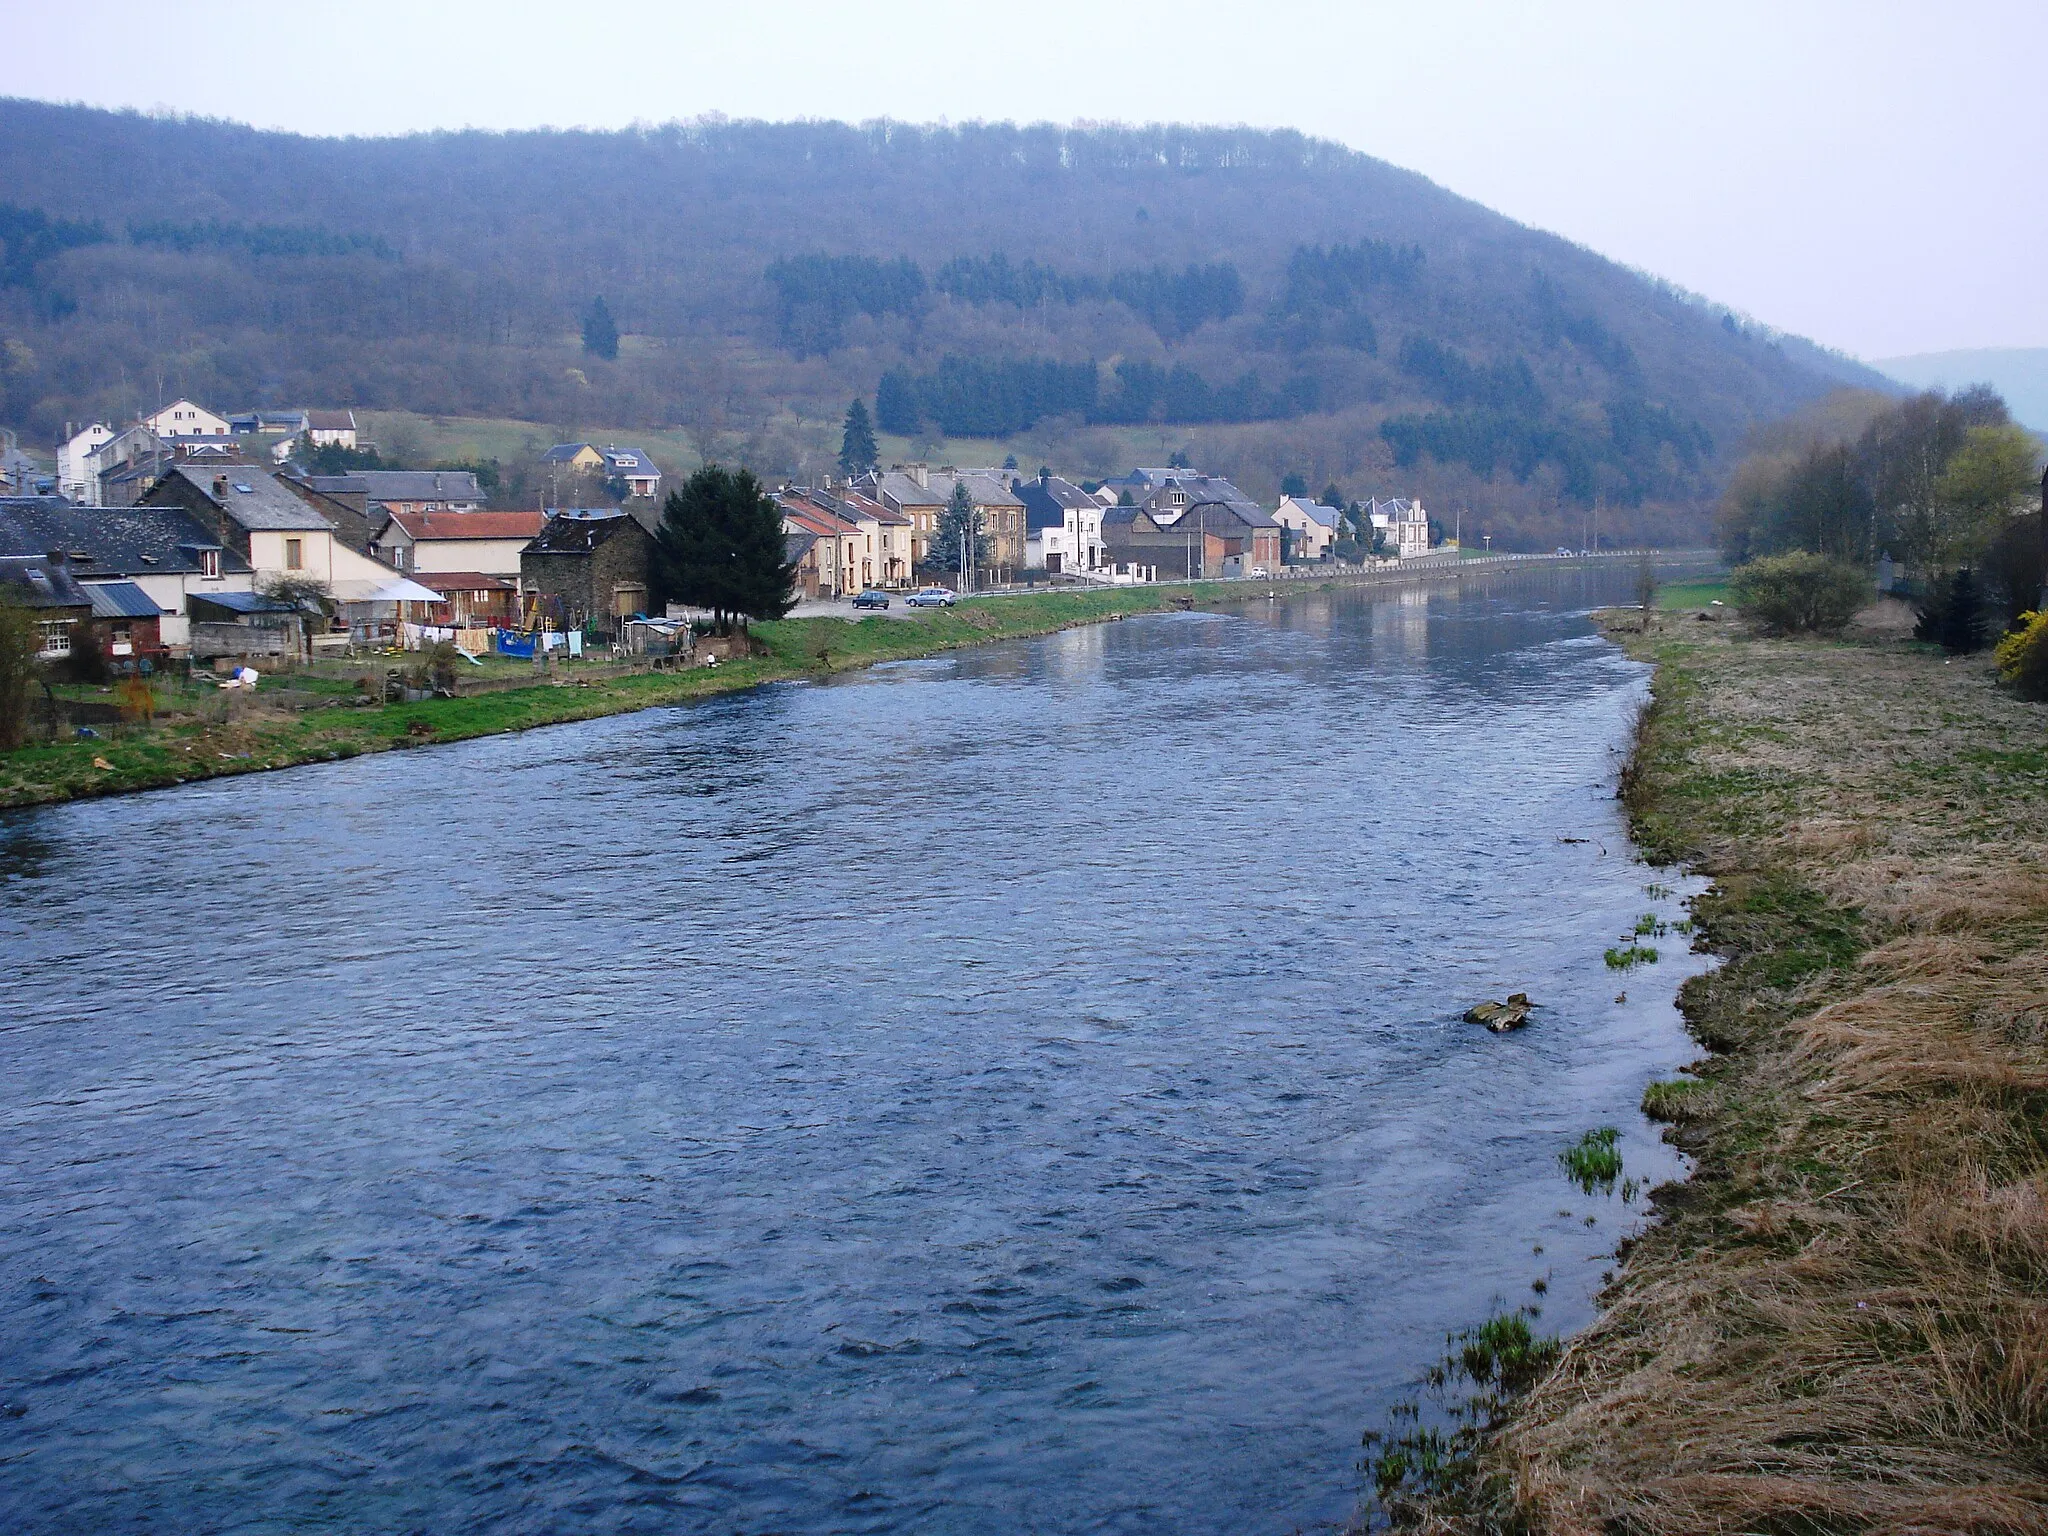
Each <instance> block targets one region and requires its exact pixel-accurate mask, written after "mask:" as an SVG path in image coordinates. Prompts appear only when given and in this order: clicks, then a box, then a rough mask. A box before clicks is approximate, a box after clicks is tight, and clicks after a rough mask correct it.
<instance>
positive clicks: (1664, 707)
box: [1450, 614, 2048, 1536]
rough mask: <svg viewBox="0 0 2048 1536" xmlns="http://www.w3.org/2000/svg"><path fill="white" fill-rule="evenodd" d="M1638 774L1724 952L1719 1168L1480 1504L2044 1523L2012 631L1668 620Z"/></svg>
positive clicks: (1645, 822)
mask: <svg viewBox="0 0 2048 1536" xmlns="http://www.w3.org/2000/svg"><path fill="white" fill-rule="evenodd" d="M1612 617H1613V619H1614V621H1615V624H1616V625H1617V628H1616V629H1615V630H1614V631H1613V633H1614V638H1616V639H1617V640H1618V641H1620V642H1621V643H1622V644H1624V645H1625V646H1626V647H1627V648H1628V649H1630V650H1631V651H1632V652H1634V653H1635V654H1637V655H1638V656H1640V657H1642V658H1643V659H1645V660H1650V661H1653V662H1655V663H1656V666H1657V673H1656V678H1655V684H1654V690H1655V691H1654V703H1653V705H1652V706H1651V707H1650V709H1649V710H1648V711H1647V712H1646V714H1645V716H1644V720H1643V724H1642V729H1641V733H1640V739H1639V741H1638V743H1637V748H1636V752H1635V756H1634V759H1633V761H1632V763H1631V765H1630V767H1629V770H1628V772H1627V774H1626V776H1625V779H1624V785H1623V795H1624V799H1625V800H1626V802H1627V805H1628V809H1629V812H1630V814H1631V819H1632V821H1633V824H1634V829H1635V834H1636V837H1637V840H1638V842H1639V843H1640V845H1641V846H1642V848H1643V850H1644V852H1645V853H1646V855H1648V856H1649V857H1651V858H1652V859H1653V860H1655V861H1658V862H1664V863H1669V862H1680V861H1682V862H1685V863H1688V864H1690V865H1692V866H1693V867H1695V868H1696V869H1698V870H1700V871H1701V872H1703V873H1705V874H1708V875H1711V876H1712V877H1713V879H1714V882H1715V884H1714V887H1713V889H1712V890H1711V891H1710V892H1709V893H1708V894H1707V895H1706V896H1704V897H1702V898H1700V899H1699V901H1698V902H1697V903H1696V917H1697V919H1698V920H1699V921H1700V922H1701V924H1702V925H1703V930H1704V934H1705V939H1706V942H1708V943H1709V944H1711V945H1712V947H1713V948H1715V949H1716V950H1718V951H1719V952H1720V953H1721V954H1723V955H1724V956H1725V957H1726V960H1725V964H1724V965H1723V966H1722V967H1721V968H1719V969H1718V970H1717V971H1715V972H1712V973H1709V974H1707V975H1704V976H1701V977H1699V978H1697V979H1695V980H1694V981H1692V982H1689V983H1688V984H1687V986H1686V988H1685V990H1684V992H1683V993H1682V995H1681V1002H1682V1005H1683V1007H1684V1010H1685V1014H1686V1018H1687V1021H1688V1025H1689V1027H1690V1029H1691V1031H1692V1033H1693V1035H1694V1036H1695V1037H1696V1038H1697V1039H1698V1041H1699V1042H1700V1044H1701V1046H1702V1049H1703V1052H1704V1054H1703V1057H1702V1059H1701V1061H1700V1062H1698V1063H1697V1064H1696V1065H1695V1066H1694V1067H1693V1068H1692V1069H1691V1073H1690V1075H1689V1076H1688V1077H1687V1078H1686V1079H1685V1080H1684V1081H1683V1083H1682V1084H1680V1085H1676V1086H1669V1087H1660V1088H1653V1089H1652V1090H1651V1093H1650V1095H1649V1097H1648V1098H1646V1100H1645V1108H1646V1110H1648V1111H1650V1112H1651V1113H1653V1114H1654V1115H1656V1116H1657V1117H1659V1118H1663V1119H1666V1120H1668V1121H1670V1122H1671V1125H1672V1130H1671V1134H1672V1136H1673V1138H1674V1139H1675V1140H1677V1141H1678V1142H1679V1143H1680V1144H1681V1145H1682V1146H1683V1147H1684V1148H1685V1149H1686V1150H1687V1151H1689V1152H1690V1153H1692V1154H1693V1155H1694V1156H1695V1157H1696V1158H1697V1159H1698V1168H1697V1172H1696V1173H1695V1175H1694V1177H1693V1178H1692V1179H1691V1180H1690V1181H1689V1182H1687V1183H1685V1184H1683V1185H1680V1186H1671V1187H1666V1188H1663V1189H1661V1190H1659V1191H1658V1193H1657V1201H1658V1205H1659V1207H1660V1209H1661V1211H1662V1212H1663V1219H1662V1220H1661V1222H1660V1223H1659V1224H1657V1225H1656V1226H1654V1227H1653V1228H1652V1229H1651V1230H1649V1231H1648V1232H1647V1233H1646V1234H1645V1235H1644V1236H1643V1237H1642V1238H1641V1239H1640V1240H1638V1241H1637V1242H1636V1243H1635V1244H1634V1246H1633V1249H1632V1251H1631V1252H1629V1253H1628V1255H1627V1262H1626V1264H1625V1265H1624V1266H1623V1268H1622V1270H1621V1272H1620V1275H1619V1277H1618V1279H1617V1281H1616V1283H1615V1284H1614V1286H1613V1287H1612V1289H1611V1290H1610V1292H1609V1293H1608V1295H1607V1296H1606V1298H1605V1302H1606V1311H1605V1313H1604V1314H1603V1316H1602V1318H1601V1319H1600V1321H1599V1322H1598V1323H1596V1324H1595V1325H1594V1326H1593V1327H1592V1328H1591V1329H1589V1330H1588V1331H1587V1332H1585V1333H1584V1334H1582V1335H1581V1336H1579V1337H1578V1338H1576V1339H1575V1340H1573V1341H1572V1342H1571V1344H1570V1346H1569V1348H1568V1349H1567V1350H1566V1352H1565V1354H1564V1356H1563V1360H1562V1363H1561V1364H1560V1365H1559V1366H1558V1368H1557V1369H1556V1370H1555V1371H1553V1372H1552V1373H1551V1374H1550V1375H1549V1376H1548V1378H1547V1379H1546V1380H1545V1381H1544V1382H1543V1383H1542V1384H1541V1385H1540V1386H1538V1387H1537V1388H1536V1390H1535V1391H1534V1392H1533V1393H1532V1394H1531V1395H1530V1396H1528V1397H1527V1398H1525V1399H1523V1400H1522V1401H1521V1402H1520V1404H1519V1405H1518V1406H1517V1408H1516V1409H1515V1410H1514V1411H1513V1413H1512V1414H1511V1416H1510V1419H1509V1422H1508V1424H1507V1426H1506V1428H1505V1431H1504V1432H1503V1433H1502V1434H1501V1436H1500V1437H1499V1438H1498V1439H1497V1440H1496V1441H1495V1442H1494V1444H1493V1446H1492V1448H1491V1452H1490V1454H1491V1456H1492V1458H1493V1464H1494V1466H1495V1468H1496V1470H1498V1471H1500V1472H1504V1473H1505V1474H1506V1476H1505V1477H1502V1478H1499V1479H1497V1480H1495V1481H1494V1483H1493V1488H1494V1490H1495V1493H1494V1497H1493V1499H1492V1500H1482V1501H1481V1503H1482V1504H1486V1505H1488V1506H1489V1507H1486V1508H1483V1509H1482V1510H1481V1511H1480V1512H1478V1513H1474V1512H1472V1511H1471V1510H1469V1509H1468V1510H1467V1511H1466V1512H1465V1514H1464V1515H1463V1516H1462V1517H1459V1518H1457V1519H1454V1520H1451V1521H1450V1523H1451V1524H1452V1525H1454V1526H1457V1527H1460V1528H1470V1527H1472V1526H1475V1525H1476V1526H1480V1527H1484V1528H1492V1529H1499V1528H1502V1527H1504V1526H1513V1527H1514V1528H1518V1529H1520V1528H1529V1527H1533V1528H1535V1529H1537V1530H1541V1531H1548V1532H1586V1533H1593V1532H1601V1533H1645V1536H1647V1533H1651V1532H1658V1533H1664V1532H1692V1531H1716V1532H1815V1533H1819V1532H1848V1531H1857V1532H1864V1531H1870V1532H1876V1531H1885V1532H1908V1531H1911V1532H1935V1531H1944V1532H1948V1531H1968V1532H1987V1533H1988V1532H2022V1531H2025V1532H2039V1531H2048V748H2044V741H2048V735H2044V733H2048V710H2044V709H2043V707H2042V706H2040V705H2037V704H2029V703H2025V702H2022V701H2020V700H2018V699H2015V698H2013V697H2012V696H2011V695H2009V694H2007V693H2004V692H2002V691H2001V690H2000V689H1999V688H1998V686H1997V685H1996V683H1995V681H1994V679H1993V676H1992V673H1991V668H1990V665H1989V660H1988V658H1986V657H1981V656H1980V657H1969V658H1961V659H1957V660H1955V661H1953V662H1951V661H1948V660H1946V659H1945V658H1944V657H1943V656H1942V655H1941V654H1939V653H1938V652H1933V651H1931V650H1929V649H1927V648H1922V647H1919V646H1916V645H1915V644H1913V643H1912V642H1910V641H1907V640H1903V639H1897V638H1892V639H1886V638H1879V637H1875V636H1872V637H1867V638H1863V639H1857V638H1854V637H1852V638H1849V639H1845V640H1843V641H1838V642H1828V641H1818V640H1801V641H1791V640H1784V641H1779V640H1759V639H1748V638H1743V637H1740V636H1738V635H1737V634H1735V633H1734V630H1735V626H1734V625H1733V624H1711V625H1710V624H1705V623H1700V622H1697V621H1696V620H1694V619H1693V618H1692V617H1691V616H1689V615H1676V616H1668V615H1667V616H1664V617H1661V618H1660V619H1658V620H1656V621H1655V622H1654V624H1653V627H1652V629H1651V630H1650V631H1649V632H1647V633H1634V632H1630V631H1631V630H1632V629H1633V627H1634V626H1635V624H1636V623H1637V622H1638V620H1637V616H1636V615H1633V614H1627V615H1613V616H1612Z"/></svg>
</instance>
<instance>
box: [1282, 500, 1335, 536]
mask: <svg viewBox="0 0 2048 1536" xmlns="http://www.w3.org/2000/svg"><path fill="white" fill-rule="evenodd" d="M1280 504H1281V505H1282V506H1284V507H1293V508H1294V510H1295V511H1297V512H1300V513H1301V514H1302V515H1303V516H1305V517H1307V518H1308V519H1309V520H1310V521H1312V522H1315V523H1319V524H1321V525H1322V526H1323V527H1325V528H1335V527H1336V526H1337V509H1336V508H1335V507H1326V506H1324V505H1323V504H1322V503H1321V502H1319V501H1309V500H1308V499H1307V498H1305V497H1301V496H1283V497H1281V498H1280Z"/></svg>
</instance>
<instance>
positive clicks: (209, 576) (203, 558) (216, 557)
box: [199, 549, 220, 581]
mask: <svg viewBox="0 0 2048 1536" xmlns="http://www.w3.org/2000/svg"><path fill="white" fill-rule="evenodd" d="M199 576H200V579H201V580H203V581H219V580H220V551H219V550H217V549H202V550H201V551H199Z"/></svg>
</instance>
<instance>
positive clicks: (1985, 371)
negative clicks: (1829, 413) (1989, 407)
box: [1871, 347, 2048, 432]
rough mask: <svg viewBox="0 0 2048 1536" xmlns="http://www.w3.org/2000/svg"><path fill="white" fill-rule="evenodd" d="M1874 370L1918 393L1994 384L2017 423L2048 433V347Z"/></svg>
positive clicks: (1947, 355) (1886, 362) (1882, 363)
mask: <svg viewBox="0 0 2048 1536" xmlns="http://www.w3.org/2000/svg"><path fill="white" fill-rule="evenodd" d="M1871 366H1872V367H1873V368H1875V369H1877V370H1878V372H1880V373H1883V374H1885V375H1887V376H1888V377H1891V378H1894V379H1897V380H1898V381H1899V382H1900V383H1901V384H1910V385H1912V386H1913V387H1914V388H1915V389H1947V390H1957V389H1966V388H1968V387H1969V386H1970V385H1972V384H1989V385H1991V386H1992V388H1994V389H1996V390H1997V391H1998V392H1999V393H2000V394H2001V395H2003V396H2005V403H2006V404H2007V405H2008V406H2010V407H2011V408H2012V414H2013V419H2014V420H2015V421H2020V422H2024V423H2025V424H2026V425H2027V426H2030V427H2032V428H2033V429H2034V430H2035V431H2036V432H2048V347H1979V348H1975V349H1973V350H1966V351H1960V352H1921V353H1917V354H1915V355H1914V356H1912V357H1885V358H1879V359H1878V360H1877V361H1876V362H1875V363H1873V364H1871Z"/></svg>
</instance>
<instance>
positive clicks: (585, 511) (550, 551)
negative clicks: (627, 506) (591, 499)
mask: <svg viewBox="0 0 2048 1536" xmlns="http://www.w3.org/2000/svg"><path fill="white" fill-rule="evenodd" d="M632 523H633V518H632V516H631V514H629V513H626V512H621V511H619V510H617V509H616V508H611V507H565V508H563V509H562V510H561V511H559V512H557V513H556V514H555V515H554V516H553V517H551V518H549V519H548V520H547V523H546V524H545V526H543V527H542V528H541V531H540V532H539V533H537V534H535V535H534V536H533V542H532V543H530V544H528V545H527V546H526V548H525V549H523V550H521V551H520V553H521V554H530V555H587V554H589V553H590V552H591V551H592V550H594V549H596V548H597V547H598V545H600V544H602V543H604V542H605V541H606V540H608V539H610V538H611V537H612V535H614V534H616V533H618V532H620V531H621V530H622V529H624V528H625V527H626V526H627V525H628V524H632ZM634 526H638V525H637V524H635V525H634Z"/></svg>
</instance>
